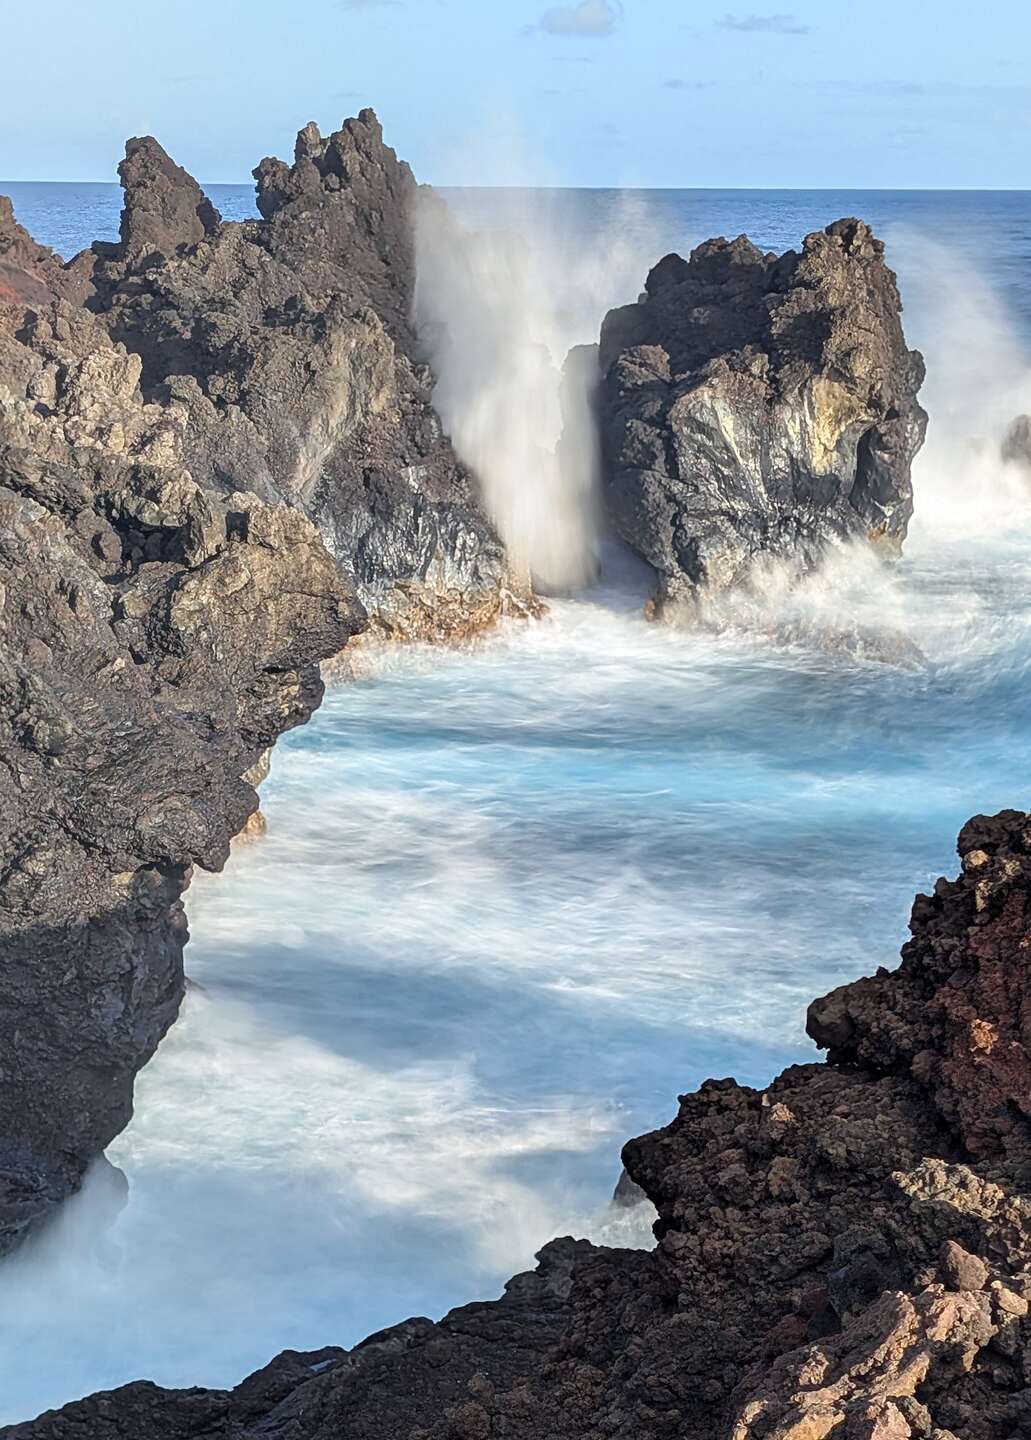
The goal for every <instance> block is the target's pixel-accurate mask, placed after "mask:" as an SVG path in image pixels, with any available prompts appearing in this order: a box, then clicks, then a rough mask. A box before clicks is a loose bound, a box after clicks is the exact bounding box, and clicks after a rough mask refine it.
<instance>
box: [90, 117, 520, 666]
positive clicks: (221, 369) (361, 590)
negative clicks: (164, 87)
mask: <svg viewBox="0 0 1031 1440" xmlns="http://www.w3.org/2000/svg"><path fill="white" fill-rule="evenodd" d="M134 147H135V148H134ZM120 174H121V177H122V183H123V185H124V186H125V211H124V215H123V225H122V242H121V244H120V245H119V246H117V247H114V249H113V250H111V248H110V247H103V246H95V247H94V252H95V253H94V254H92V255H89V256H86V257H80V259H79V260H78V261H76V262H75V265H76V267H78V268H81V267H82V266H83V265H88V267H89V270H90V283H91V285H92V288H93V292H94V293H93V297H92V299H91V301H90V304H91V306H92V307H93V309H94V310H95V311H96V313H97V314H98V315H99V317H100V319H101V321H102V323H103V324H104V325H105V326H106V328H107V329H108V330H109V332H110V333H111V335H112V336H113V337H114V338H115V339H116V340H118V341H120V342H121V343H122V344H124V345H125V346H126V347H127V348H128V349H129V350H131V351H132V352H134V353H136V354H138V355H139V356H140V357H141V359H142V362H143V373H142V387H143V391H144V394H145V395H146V396H147V398H148V399H153V400H155V401H157V402H160V403H166V402H168V401H170V400H171V401H173V402H174V403H175V404H176V405H178V406H180V407H181V408H182V409H183V411H184V412H185V414H186V416H187V425H186V429H185V432H184V456H185V460H186V463H187V464H188V466H189V469H190V472H191V474H192V475H193V477H194V479H196V480H197V481H198V482H199V483H200V484H202V485H204V486H210V487H213V488H217V489H222V490H225V491H230V490H233V489H247V490H253V491H254V492H255V493H257V494H258V495H259V496H261V497H262V498H263V499H265V500H285V501H286V502H287V503H289V504H290V505H293V506H296V507H297V508H299V509H301V510H303V511H304V513H305V514H306V515H308V516H309V517H310V518H311V519H312V520H314V522H315V523H316V524H317V526H318V527H319V529H320V530H321V531H322V533H323V535H324V536H325V538H326V542H327V544H328V546H329V548H330V550H331V551H332V552H333V554H334V555H335V556H336V557H337V559H338V561H339V563H340V565H341V567H342V568H343V570H344V571H345V573H346V575H347V576H348V578H349V579H350V580H351V581H352V583H353V584H354V586H355V588H356V589H357V591H358V594H359V596H360V597H361V599H362V601H363V602H364V604H365V606H366V608H367V610H368V612H369V615H370V617H371V620H372V623H373V626H374V627H375V629H376V630H378V631H380V632H382V633H384V634H387V635H392V636H402V637H420V638H437V637H444V638H446V637H449V636H452V635H461V634H464V633H466V632H468V631H472V630H477V629H480V628H482V627H484V626H486V625H489V624H491V623H493V621H495V620H496V619H497V618H498V616H499V615H501V614H502V613H505V612H506V610H508V609H509V608H515V609H518V608H519V607H520V606H521V605H522V604H523V603H524V602H525V601H526V600H527V599H528V597H527V596H526V594H525V587H524V586H522V585H521V584H517V583H516V582H515V580H514V579H513V577H511V576H510V575H509V572H508V565H507V561H506V558H505V554H504V550H503V547H502V545H501V542H500V541H499V539H498V537H497V535H496V534H495V532H494V530H493V527H492V526H491V524H490V523H489V521H488V520H487V518H486V515H485V513H484V511H483V509H482V506H481V504H480V500H479V496H478V492H477V487H476V486H475V484H474V482H473V480H472V477H471V476H470V475H469V474H468V472H467V471H466V470H465V468H464V467H463V466H462V464H461V463H460V462H459V460H458V459H457V457H456V455H455V453H454V451H453V450H452V448H451V445H450V442H449V441H448V439H447V437H446V436H444V434H443V433H442V430H441V425H440V420H439V418H438V416H437V415H436V412H435V411H434V409H433V407H432V404H431V392H432V388H433V384H434V377H433V375H432V373H431V372H430V370H429V369H428V368H427V366H426V365H424V364H423V363H422V362H421V360H420V358H419V353H418V348H417V345H416V340H415V336H414V335H413V333H412V329H411V324H410V315H411V311H412V304H413V297H414V286H415V270H414V213H413V207H414V200H415V194H416V185H415V181H414V179H413V177H412V174H411V171H410V170H409V168H408V166H407V165H405V164H404V163H403V162H402V161H399V160H398V158H397V156H396V155H395V154H394V151H393V150H391V149H390V148H389V147H388V146H386V145H385V144H384V143H383V135H382V131H381V129H380V126H379V122H378V121H377V119H376V117H375V115H374V114H373V112H372V111H371V110H365V111H363V112H362V113H361V115H360V116H358V117H357V118H356V119H352V120H348V121H346V122H345V124H344V125H343V127H342V128H341V129H340V130H339V131H338V132H337V133H336V134H334V135H331V136H329V137H328V138H326V139H323V137H322V136H321V135H320V133H319V131H318V129H317V127H316V126H315V125H308V126H306V127H305V128H304V129H303V130H302V131H301V133H300V135H299V136H298V139H297V146H296V151H295V160H294V163H293V165H290V166H288V165H286V164H285V163H284V162H282V161H279V160H272V159H266V160H263V161H262V162H261V164H260V165H259V166H258V167H257V169H256V170H255V176H256V179H257V188H258V203H259V206H260V208H261V211H262V214H263V216H264V218H263V219H262V220H260V221H249V222H246V223H243V224H238V223H221V224H220V223H218V217H217V214H216V212H215V211H214V210H213V209H212V208H211V207H210V206H209V207H207V208H206V209H205V202H203V196H202V192H201V191H200V189H199V187H198V186H197V184H196V182H195V181H194V180H193V179H192V178H191V177H190V176H189V175H187V174H186V173H185V171H182V170H180V169H179V167H178V166H175V165H173V164H172V162H171V161H169V160H168V157H167V156H166V155H165V154H164V151H163V150H161V148H160V146H158V145H157V144H156V142H154V141H150V140H148V141H131V142H130V146H129V153H128V154H127V158H126V160H125V162H124V163H123V165H122V167H121V170H120ZM141 256H143V258H142V259H141Z"/></svg>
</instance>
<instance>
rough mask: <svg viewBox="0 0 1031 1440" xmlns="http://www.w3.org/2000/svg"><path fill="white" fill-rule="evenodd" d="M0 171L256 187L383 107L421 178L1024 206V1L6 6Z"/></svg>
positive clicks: (234, 0) (479, 0)
mask: <svg viewBox="0 0 1031 1440" xmlns="http://www.w3.org/2000/svg"><path fill="white" fill-rule="evenodd" d="M4 10H5V12H6V13H5V14H4V16H3V37H4V49H5V53H6V56H7V60H6V63H5V66H4V85H3V87H2V90H0V177H3V178H4V179H89V180H101V179H110V178H114V170H115V166H116V164H117V162H118V160H119V158H120V156H121V154H122V146H123V143H124V140H125V138H126V137H127V136H129V135H133V134H145V133H152V134H155V135H157V137H158V138H159V139H160V140H161V141H162V143H163V144H164V145H165V146H166V148H167V149H168V150H169V151H170V152H171V153H172V154H173V155H174V157H175V158H176V159H177V160H178V161H179V162H180V163H181V164H183V165H185V166H186V167H187V169H189V170H191V171H192V172H193V173H194V174H196V175H197V176H198V177H199V178H200V179H203V180H208V181H217V180H224V181H233V180H241V181H243V180H249V178H250V173H249V172H250V170H251V168H252V166H253V165H254V164H255V163H256V162H257V161H258V160H259V159H260V158H261V157H262V156H263V155H265V154H279V155H284V156H285V155H288V154H289V153H290V151H291V148H292V143H293V136H294V134H295V133H296V131H297V130H298V129H299V128H300V126H301V125H302V124H304V123H305V121H307V120H309V119H315V120H317V121H318V122H319V124H320V125H321V126H322V127H323V129H324V130H325V129H328V128H333V127H335V126H336V125H337V124H339V122H340V120H341V119H343V118H344V116H346V115H349V114H352V113H353V112H355V111H356V110H357V109H358V108H360V107H361V106H362V105H366V104H371V105H374V106H375V108H376V110H377V111H378V112H379V115H380V118H381V119H382V120H383V123H384V127H385V129H386V132H387V138H388V140H389V141H390V142H391V143H392V144H393V145H394V146H395V147H396V148H397V150H398V151H399V152H400V153H401V154H402V155H404V156H405V157H406V158H407V159H408V160H410V161H411V163H412V165H413V166H414V168H415V170H416V173H417V174H418V176H419V178H420V179H424V180H428V181H432V182H435V183H440V184H444V183H448V182H458V183H461V182H466V183H506V182H509V183H511V182H516V181H526V182H531V183H545V184H578V185H640V186H651V185H672V186H695V185H700V186H708V185H715V186H783V185H794V186H800V187H810V186H828V187H836V186H859V187H882V186H883V187H903V188H909V187H913V188H917V187H924V186H926V187H945V188H948V187H972V188H1015V189H1022V188H1026V187H1027V186H1028V184H1029V183H1031V182H1029V175H1031V166H1029V159H1031V82H1029V79H1028V68H1027V57H1028V55H1029V54H1031V5H1028V4H1027V3H1026V0H984V3H982V4H980V5H978V6H972V5H969V4H958V3H956V4H954V3H950V0H937V3H933V4H932V3H925V0H864V3H863V4H862V5H853V4H843V3H840V0H839V3H832V0H822V3H817V0H772V4H766V3H764V0H714V3H709V0H622V3H619V0H563V3H552V0H305V3H303V4H301V3H299V0H297V3H293V4H288V3H284V0H174V3H172V4H169V5H149V4H147V5H145V4H138V3H134V4H128V3H125V0H105V3H104V4H103V5H101V4H93V3H89V0H85V3H84V0H34V3H33V4H32V5H22V4H18V5H16V4H14V0H6V3H5V4H4Z"/></svg>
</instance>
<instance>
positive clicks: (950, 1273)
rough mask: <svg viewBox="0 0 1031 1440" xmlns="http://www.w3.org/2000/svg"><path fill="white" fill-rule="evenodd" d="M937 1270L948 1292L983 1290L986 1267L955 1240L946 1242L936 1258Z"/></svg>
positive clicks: (986, 1279) (985, 1281) (986, 1280)
mask: <svg viewBox="0 0 1031 1440" xmlns="http://www.w3.org/2000/svg"><path fill="white" fill-rule="evenodd" d="M938 1268H939V1270H940V1271H941V1276H942V1279H943V1280H944V1281H945V1283H946V1285H948V1287H949V1289H950V1290H983V1289H984V1287H985V1285H986V1284H987V1282H988V1266H987V1265H986V1264H985V1263H984V1261H983V1260H979V1259H978V1257H977V1256H976V1255H971V1253H970V1251H969V1250H964V1249H963V1246H962V1245H957V1244H956V1242H955V1240H946V1241H945V1243H944V1245H943V1246H942V1248H941V1252H940V1254H939V1256H938Z"/></svg>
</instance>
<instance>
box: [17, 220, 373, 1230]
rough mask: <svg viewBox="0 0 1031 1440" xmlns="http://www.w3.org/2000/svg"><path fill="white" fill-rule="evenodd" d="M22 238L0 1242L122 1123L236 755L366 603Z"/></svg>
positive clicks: (301, 694)
mask: <svg viewBox="0 0 1031 1440" xmlns="http://www.w3.org/2000/svg"><path fill="white" fill-rule="evenodd" d="M7 253H9V254H10V253H12V252H11V249H9V250H8V252H7ZM19 260H20V262H21V264H20V270H21V273H24V274H25V275H27V276H29V278H30V279H35V280H36V281H37V282H38V284H39V286H40V287H41V289H40V290H38V291H37V292H36V293H35V294H33V295H32V296H31V297H29V298H30V300H31V303H30V304H29V305H17V304H0V702H2V703H0V817H2V818H0V856H2V863H0V956H2V963H3V978H4V984H3V992H2V995H0V1055H2V1061H0V1249H4V1248H6V1247H8V1246H10V1245H12V1244H13V1243H15V1242H16V1241H17V1240H18V1239H19V1238H21V1237H22V1236H23V1235H24V1234H25V1233H27V1232H28V1231H29V1230H30V1229H31V1228H32V1227H33V1226H34V1225H36V1224H37V1223H38V1222H39V1221H40V1220H42V1219H44V1218H46V1216H47V1214H48V1213H49V1212H50V1210H51V1209H52V1207H53V1206H54V1205H55V1204H56V1203H58V1202H59V1201H60V1200H62V1199H64V1198H65V1197H66V1196H67V1195H68V1194H69V1193H70V1192H71V1191H72V1190H73V1189H74V1188H75V1187H76V1186H77V1184H78V1183H79V1182H80V1180H81V1178H82V1175H83V1173H84V1170H85V1168H86V1166H87V1164H88V1163H89V1162H90V1161H91V1160H92V1159H93V1158H95V1157H96V1156H97V1155H99V1154H100V1152H101V1151H102V1150H103V1149H104V1147H105V1146H106V1145H107V1144H108V1143H109V1142H110V1141H111V1140H112V1139H113V1138H114V1136H115V1135H116V1134H117V1133H118V1132H119V1131H120V1130H121V1129H122V1127H123V1126H124V1125H125V1123H126V1122H127V1120H128V1118H129V1115H130V1114H131V1105H132V1088H133V1079H134V1076H135V1074H136V1072H137V1071H138V1070H139V1068H140V1067H141V1066H142V1065H143V1064H144V1062H145V1061H146V1060H147V1059H148V1058H149V1057H150V1055H151V1054H152V1052H153V1050H154V1048H155V1046H156V1045H157V1043H158V1041H159V1039H160V1038H161V1036H162V1034H163V1033H164V1031H165V1030H166V1029H167V1027H168V1026H169V1024H170V1023H171V1022H172V1020H173V1019H174V1018H175V1015H176V1012H177V1010H178V1006H179V1002H180V1000H181V997H182V993H183V969H182V951H183V945H184V943H185V941H186V938H187V931H186V922H185V918H184V913H183V907H182V904H181V899H180V897H181V895H182V892H183V891H184V889H185V888H186V886H187V884H188V883H189V877H190V873H191V867H192V866H194V865H202V866H205V867H207V868H211V869H218V868H220V867H221V865H222V864H223V863H224V861H225V859H226V857H227V854H228V848H229V841H230V838H231V837H232V836H233V835H234V834H235V833H236V832H237V831H238V830H239V829H240V828H241V827H242V826H243V824H244V823H245V821H246V820H247V818H248V816H249V814H250V813H251V812H252V811H253V810H254V809H255V807H256V796H255V793H254V790H253V787H252V786H251V785H250V784H248V783H247V782H246V781H245V780H244V779H243V778H242V777H243V776H244V774H245V773H246V772H248V771H249V770H250V768H251V767H252V766H253V765H254V763H255V761H256V760H258V758H259V757H260V756H261V754H262V753H263V752H264V751H265V750H266V749H267V748H268V746H269V745H271V744H272V743H273V741H274V740H275V739H276V737H277V736H278V735H280V734H281V733H282V732H283V731H284V730H287V729H289V728H290V727H291V726H293V725H296V724H299V723H301V722H302V721H304V720H306V719H307V718H308V716H309V715H310V714H311V712H312V710H313V709H314V708H315V706H316V705H317V704H318V702H319V699H320V696H321V693H322V687H321V680H320V678H319V673H318V663H319V661H320V660H321V659H323V658H324V657H326V656H329V655H331V654H333V653H335V652H336V651H338V650H339V649H340V648H341V647H342V646H343V645H344V644H346V642H347V640H348V639H349V637H350V636H351V635H353V634H354V633H356V632H357V631H358V630H360V629H361V628H362V626H363V624H364V616H363V612H362V609H361V606H360V605H359V604H358V602H357V601H356V599H355V597H354V594H353V592H352V590H351V589H350V587H349V586H348V584H347V582H346V580H345V578H344V577H343V575H342V574H341V573H340V570H339V568H338V567H337V566H336V564H335V563H334V562H333V560H332V558H331V557H330V556H329V554H328V553H327V551H326V549H325V547H324V545H323V544H322V541H321V539H320V537H319V535H318V532H317V530H316V529H315V527H314V526H313V525H312V524H311V522H310V521H308V520H307V519H306V518H305V517H304V516H303V515H302V514H301V513H300V512H298V511H297V510H293V509H290V508H288V507H287V506H284V505H279V506H271V505H268V504H265V503H263V502H262V501H260V500H259V499H258V497H257V496H255V495H254V494H251V493H248V492H245V491H238V492H235V493H230V492H226V491H213V490H206V489H204V488H202V487H200V486H198V485H197V484H196V483H195V481H194V479H193V478H192V476H191V474H190V472H189V470H188V469H187V467H186V465H185V463H184V428H185V424H186V415H185V413H184V412H183V411H182V410H181V409H179V408H177V407H175V406H161V405H156V404H151V403H147V402H145V401H144V398H143V396H142V394H141V393H140V389H139V383H138V382H139V377H140V370H141V362H140V359H139V357H138V356H136V355H133V354H129V353H127V352H126V350H125V349H124V347H122V346H120V345H117V344H115V343H114V342H113V341H112V340H111V338H110V336H109V335H108V333H107V331H106V330H105V328H104V327H103V326H102V325H100V324H99V322H98V321H97V320H96V319H95V318H94V317H93V316H92V315H90V313H89V312H88V311H86V310H85V309H83V308H81V307H80V306H77V305H73V304H71V303H69V301H68V300H66V299H52V298H47V293H48V291H49V290H50V288H51V282H52V281H54V275H53V273H52V272H53V268H54V267H53V262H52V261H51V259H50V258H48V255H47V253H46V252H42V251H40V252H39V253H36V254H34V253H31V252H29V251H27V250H25V248H24V246H22V247H21V250H20V253H19ZM57 279H58V280H59V279H60V277H57ZM23 288H24V287H23Z"/></svg>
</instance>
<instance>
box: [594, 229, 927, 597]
mask: <svg viewBox="0 0 1031 1440" xmlns="http://www.w3.org/2000/svg"><path fill="white" fill-rule="evenodd" d="M900 310H901V306H900V302H899V296H898V290H897V288H896V285H895V277H894V275H893V274H892V272H891V271H890V270H889V269H888V268H887V266H886V265H885V263H884V247H883V245H882V244H881V242H880V241H879V240H876V239H875V238H874V236H873V235H872V234H871V232H870V229H869V227H868V226H866V225H865V224H863V222H862V221H860V220H839V221H838V222H837V223H836V224H834V225H831V226H829V227H828V229H827V230H826V231H823V232H819V233H817V234H814V235H809V236H807V238H806V240H805V243H804V245H803V247H802V250H801V253H796V252H795V251H793V250H789V251H788V252H787V253H786V254H784V255H782V256H780V257H779V258H778V256H776V255H773V254H763V253H762V251H760V250H758V249H757V248H756V247H755V246H754V245H753V244H751V242H750V241H749V240H747V239H746V238H745V237H744V236H740V237H739V238H738V239H737V240H733V241H729V242H728V241H726V240H709V241H707V242H706V243H705V244H704V245H700V246H699V247H698V249H696V250H695V251H694V252H693V253H692V255H691V258H690V260H689V261H687V260H683V259H682V258H681V257H680V256H679V255H667V256H666V258H665V259H664V260H661V261H660V262H659V263H658V264H657V265H656V266H655V267H654V269H653V270H652V271H651V273H650V274H649V276H648V280H647V284H646V288H645V294H644V295H643V296H642V298H641V300H640V301H639V302H638V303H637V304H636V305H628V306H624V307H623V308H622V309H619V310H613V311H611V312H610V313H609V315H608V316H607V318H606V320H605V323H604V326H603V329H602V337H601V352H600V363H601V370H602V376H603V383H602V391H601V397H600V402H599V403H600V413H601V427H602V448H603V455H604V486H605V499H606V504H607V508H608V513H609V515H610V517H611V519H612V522H613V524H614V526H615V528H616V530H617V532H618V533H619V534H620V535H621V536H622V537H623V539H624V540H625V541H626V542H627V544H629V545H630V546H631V548H632V549H634V550H635V551H636V552H637V553H638V554H639V555H640V556H642V558H643V559H645V560H647V561H648V563H649V564H650V565H652V566H653V567H654V569H655V570H656V572H657V574H658V577H659V585H658V592H657V595H656V597H655V602H656V608H657V610H658V611H659V612H660V613H664V614H666V615H667V617H670V618H676V617H677V616H687V617H690V616H692V615H693V614H694V613H695V612H696V609H697V604H698V601H699V600H700V599H701V598H704V597H705V596H706V595H713V594H718V593H719V592H720V591H724V590H727V589H729V588H731V587H733V586H735V585H738V584H740V583H742V582H746V581H747V580H748V579H749V578H750V576H751V575H753V574H754V573H755V569H756V566H757V565H760V566H761V565H763V564H768V563H769V562H771V561H780V562H784V563H786V564H787V565H788V566H789V567H790V569H791V571H793V572H803V571H805V570H807V569H810V568H812V567H813V566H814V565H815V564H816V563H817V562H818V561H819V559H820V558H821V556H822V555H823V554H824V553H825V551H826V549H827V547H828V545H830V544H833V543H835V542H837V541H844V540H850V539H864V540H866V541H868V542H869V543H870V544H872V545H873V546H875V547H876V548H877V549H878V550H880V551H881V552H883V553H885V554H887V555H889V556H891V555H896V554H897V553H898V552H899V550H900V548H901V545H902V541H903V539H904V538H905V534H906V527H907V525H908V523H909V519H910V516H911V515H912V511H913V492H912V486H911V484H910V467H911V464H912V461H913V457H914V456H915V454H916V452H917V451H918V449H919V448H920V445H921V444H922V442H923V437H924V430H925V427H926V420H927V417H926V415H925V414H924V412H923V410H922V409H921V408H920V406H919V404H918V403H917V399H916V396H917V392H918V390H919V388H920V384H921V382H922V380H923V373H924V367H923V361H922V359H921V357H920V356H919V355H918V354H917V353H916V352H915V351H910V350H908V349H907V348H906V344H905V339H904V337H903V334H902V325H901V321H900V318H899V317H900Z"/></svg>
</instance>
